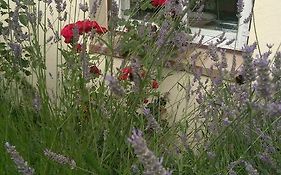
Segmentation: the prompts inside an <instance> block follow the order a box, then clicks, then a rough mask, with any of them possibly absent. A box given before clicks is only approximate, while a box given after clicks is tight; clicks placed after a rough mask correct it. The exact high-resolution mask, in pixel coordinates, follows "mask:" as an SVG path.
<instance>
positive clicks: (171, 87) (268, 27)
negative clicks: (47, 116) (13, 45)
mask: <svg viewBox="0 0 281 175" xmlns="http://www.w3.org/2000/svg"><path fill="white" fill-rule="evenodd" d="M70 2H72V3H70ZM75 2H76V1H67V3H68V7H67V8H68V12H69V13H70V12H71V13H70V14H71V16H72V17H75V18H71V19H69V20H68V21H67V22H65V23H62V24H61V25H62V26H63V25H66V24H68V23H69V22H74V20H78V19H83V15H82V13H81V11H79V10H76V13H75V10H74V7H75ZM77 2H78V3H77V4H79V3H80V2H84V0H78V1H77ZM88 2H89V4H90V6H91V0H88ZM12 7H13V6H12ZM70 7H71V8H72V10H71V11H70ZM280 7H281V1H280V0H267V1H258V0H256V1H255V4H254V18H255V27H256V28H254V25H253V22H252V25H251V30H250V37H249V43H252V42H254V41H255V40H256V37H257V38H258V41H259V44H260V47H261V51H266V49H267V48H266V44H267V43H268V44H274V47H273V51H275V50H276V49H277V47H278V45H279V44H280V42H281V18H280V17H281V10H280ZM106 9H107V3H106V0H103V1H102V5H101V8H100V10H99V11H98V13H97V16H96V20H97V21H98V22H99V23H100V24H102V25H107V11H106ZM54 10H55V9H54ZM48 16H49V17H50V18H51V19H52V18H53V17H52V16H51V15H50V14H49V13H48ZM54 28H57V26H56V23H55V26H54ZM255 32H257V33H255ZM50 35H51V33H50V32H49V33H48V36H50ZM57 54H58V55H59V53H57V49H56V46H55V45H52V46H50V47H49V50H48V54H47V60H46V61H47V74H48V73H51V74H52V75H53V76H52V77H53V78H52V77H51V76H48V80H47V83H48V87H49V89H50V90H54V89H55V87H56V79H57V76H56V66H57V65H56V64H57V62H56V59H55V58H56V55H57ZM227 58H228V62H229V64H230V65H231V62H232V58H233V53H231V52H229V53H227ZM237 59H238V66H239V65H240V64H241V63H242V59H241V55H239V54H238V56H237ZM120 62H121V61H120V60H116V66H118V65H119V64H120ZM198 65H199V66H204V67H209V66H210V65H211V61H210V60H209V59H208V58H204V59H202V60H201V61H198ZM170 71H171V70H168V69H167V70H166V73H168V72H170ZM192 78H193V77H192V76H191V75H190V74H189V73H187V72H182V71H180V72H173V74H172V76H170V77H168V78H167V79H166V80H165V81H164V82H163V83H162V84H161V86H160V89H161V91H162V92H167V91H169V92H170V95H169V98H170V105H171V106H173V108H172V107H170V108H169V113H170V114H175V111H176V109H177V108H180V110H177V111H178V112H179V113H178V114H176V116H181V114H184V113H186V111H182V110H181V109H184V108H185V107H186V103H185V100H182V99H181V98H182V97H183V96H184V91H183V90H182V89H181V88H180V87H179V86H178V85H175V84H176V82H177V81H178V80H179V79H180V81H181V82H182V83H183V84H185V83H186V82H187V81H188V80H189V79H191V80H192ZM191 98H192V99H193V98H194V97H191ZM180 101H181V103H179V102H180ZM191 106H192V104H191Z"/></svg>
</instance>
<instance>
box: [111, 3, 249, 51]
mask: <svg viewBox="0 0 281 175" xmlns="http://www.w3.org/2000/svg"><path fill="white" fill-rule="evenodd" d="M115 1H116V2H117V4H118V5H119V16H120V17H122V18H125V19H126V18H127V16H126V15H125V14H126V13H125V12H126V10H128V9H131V8H135V7H136V6H137V4H138V2H140V1H139V0H115ZM148 1H150V0H148ZM196 2H198V0H190V3H189V8H190V9H192V11H194V12H191V13H190V16H189V17H188V18H187V19H188V20H189V24H190V29H191V33H192V34H194V33H198V31H199V30H201V32H200V33H201V35H204V39H203V42H202V43H203V44H204V45H208V43H210V42H212V41H215V40H216V39H217V38H218V36H220V35H221V34H222V32H225V37H226V40H225V41H224V42H223V43H222V44H220V45H219V46H220V47H222V48H227V49H233V50H241V49H242V47H243V45H244V44H246V43H247V41H248V36H249V27H250V22H247V23H245V22H244V20H245V19H246V18H248V17H249V16H250V14H251V11H252V9H253V1H251V0H248V1H244V9H243V11H242V13H241V14H240V15H241V17H240V18H238V17H237V0H205V1H204V2H203V0H201V2H199V3H200V4H201V5H202V4H203V5H204V8H203V11H202V13H200V19H198V12H196V9H197V8H200V7H199V5H198V3H196ZM201 5H200V6H201ZM148 13H153V9H149V10H146V11H141V10H140V11H138V12H137V13H136V14H135V15H134V16H133V18H134V19H137V20H141V19H143V18H144V17H145V16H146V14H148ZM200 38H201V37H196V39H195V40H194V42H195V43H196V42H199V40H200ZM233 39H234V40H235V42H233V43H232V44H231V45H226V43H227V42H228V41H230V40H233Z"/></svg>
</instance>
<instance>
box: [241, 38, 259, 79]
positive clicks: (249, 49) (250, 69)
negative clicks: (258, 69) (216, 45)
mask: <svg viewBox="0 0 281 175" xmlns="http://www.w3.org/2000/svg"><path fill="white" fill-rule="evenodd" d="M256 46H257V44H256V43H254V44H252V45H249V46H248V45H245V46H244V47H243V54H242V57H243V61H244V62H243V67H242V74H243V76H244V77H245V81H246V82H252V81H254V80H255V78H256V77H255V67H254V64H253V60H254V58H253V53H254V50H255V49H256Z"/></svg>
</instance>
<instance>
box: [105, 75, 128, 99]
mask: <svg viewBox="0 0 281 175" xmlns="http://www.w3.org/2000/svg"><path fill="white" fill-rule="evenodd" d="M105 80H107V81H108V82H109V84H108V86H109V88H110V90H111V92H113V93H114V94H115V95H118V96H122V95H124V94H125V92H124V89H123V88H122V87H121V86H120V84H119V82H118V80H117V79H116V78H114V77H113V76H109V75H108V76H106V77H105Z"/></svg>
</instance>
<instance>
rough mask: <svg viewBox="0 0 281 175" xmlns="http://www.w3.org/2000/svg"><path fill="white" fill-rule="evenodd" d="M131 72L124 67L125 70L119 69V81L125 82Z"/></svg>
mask: <svg viewBox="0 0 281 175" xmlns="http://www.w3.org/2000/svg"><path fill="white" fill-rule="evenodd" d="M132 72H133V69H132V68H131V67H125V68H123V69H121V75H120V76H119V79H120V80H127V79H128V78H129V76H130V75H131V73H132Z"/></svg>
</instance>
